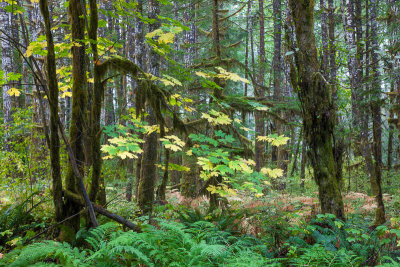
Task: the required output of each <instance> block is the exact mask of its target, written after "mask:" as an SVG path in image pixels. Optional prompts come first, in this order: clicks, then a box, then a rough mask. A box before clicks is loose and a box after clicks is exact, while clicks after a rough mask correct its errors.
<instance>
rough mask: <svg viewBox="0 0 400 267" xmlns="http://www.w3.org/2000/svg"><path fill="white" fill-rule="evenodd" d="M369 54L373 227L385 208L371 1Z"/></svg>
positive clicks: (382, 218)
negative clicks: (371, 83)
mask: <svg viewBox="0 0 400 267" xmlns="http://www.w3.org/2000/svg"><path fill="white" fill-rule="evenodd" d="M370 15H371V17H370V19H371V39H372V41H371V45H372V46H371V54H372V57H371V59H372V72H373V73H372V75H373V85H372V88H373V89H372V90H373V91H372V92H371V93H372V99H371V113H372V129H373V130H372V131H373V141H374V143H373V154H374V159H375V164H374V175H373V176H372V179H371V189H372V192H373V194H374V196H375V198H376V201H377V204H378V207H377V209H376V214H375V225H380V224H383V223H385V222H386V219H385V206H384V204H383V197H382V118H381V107H380V105H381V90H380V88H381V85H380V79H379V75H380V74H379V56H378V49H379V44H378V23H377V20H376V19H377V1H376V0H371V10H370Z"/></svg>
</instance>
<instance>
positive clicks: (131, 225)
mask: <svg viewBox="0 0 400 267" xmlns="http://www.w3.org/2000/svg"><path fill="white" fill-rule="evenodd" d="M63 192H64V197H66V198H68V199H70V200H72V201H73V202H75V203H76V204H78V205H80V206H82V207H85V206H86V205H85V201H84V200H83V199H82V197H81V196H80V195H78V194H75V193H73V192H71V191H69V190H64V191H63ZM92 205H93V209H94V211H95V212H97V213H100V214H101V215H103V216H106V217H107V218H110V219H111V220H113V221H116V222H118V223H120V224H122V225H123V226H126V227H128V228H129V229H132V230H133V231H136V232H141V228H140V227H139V226H137V225H136V224H134V223H133V222H131V221H129V220H128V219H126V218H124V217H122V216H119V215H117V214H115V213H112V212H110V211H108V210H106V209H105V208H103V207H102V206H100V205H97V204H94V203H92Z"/></svg>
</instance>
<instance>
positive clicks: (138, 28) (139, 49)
mask: <svg viewBox="0 0 400 267" xmlns="http://www.w3.org/2000/svg"><path fill="white" fill-rule="evenodd" d="M136 11H137V12H138V13H140V14H143V0H138V1H137V6H136ZM134 45H135V46H134V61H135V63H136V64H137V65H138V66H139V67H140V68H142V69H143V70H144V69H146V68H145V67H146V66H145V65H146V64H145V50H144V48H145V45H144V24H143V22H142V21H141V19H140V18H139V17H137V16H136V17H135V30H134ZM131 86H132V91H135V90H136V87H137V83H136V82H135V81H134V80H132V82H131ZM139 137H140V138H143V136H142V135H140V136H139ZM140 146H141V148H142V149H143V145H142V144H141V145H140ZM141 169H142V155H141V154H140V155H139V156H138V158H137V159H136V163H135V196H136V199H138V193H139V182H140V173H141Z"/></svg>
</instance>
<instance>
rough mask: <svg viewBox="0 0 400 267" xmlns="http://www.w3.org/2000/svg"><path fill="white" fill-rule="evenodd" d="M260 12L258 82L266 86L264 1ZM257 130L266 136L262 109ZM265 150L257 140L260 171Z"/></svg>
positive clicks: (258, 94) (257, 113)
mask: <svg viewBox="0 0 400 267" xmlns="http://www.w3.org/2000/svg"><path fill="white" fill-rule="evenodd" d="M258 12H259V23H260V55H259V56H260V67H259V74H258V79H257V83H258V84H259V85H261V86H264V75H265V69H264V64H265V27H264V22H265V14H264V1H263V0H259V1H258ZM261 86H258V87H256V88H254V89H255V92H254V93H255V97H256V98H258V99H259V98H263V97H264V96H265V92H264V89H263V88H262V87H261ZM255 124H256V127H255V130H256V136H264V135H265V123H264V116H263V113H262V112H260V111H255ZM264 152H265V146H264V142H262V141H257V140H256V142H255V162H256V171H258V172H259V171H260V170H261V168H262V167H263V165H264Z"/></svg>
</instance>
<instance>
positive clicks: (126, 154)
mask: <svg viewBox="0 0 400 267" xmlns="http://www.w3.org/2000/svg"><path fill="white" fill-rule="evenodd" d="M117 155H118V157H120V158H121V159H126V158H130V159H133V158H137V156H136V155H135V154H132V153H130V152H128V151H123V152H119V153H118V154H117Z"/></svg>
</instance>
